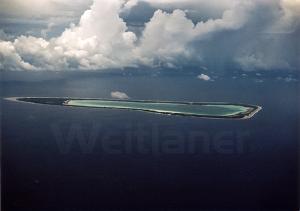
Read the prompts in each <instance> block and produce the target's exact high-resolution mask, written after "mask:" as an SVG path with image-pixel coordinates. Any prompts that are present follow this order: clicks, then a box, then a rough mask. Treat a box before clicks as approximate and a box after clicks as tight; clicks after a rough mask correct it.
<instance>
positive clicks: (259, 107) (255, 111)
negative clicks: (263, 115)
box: [242, 106, 262, 119]
mask: <svg viewBox="0 0 300 211" xmlns="http://www.w3.org/2000/svg"><path fill="white" fill-rule="evenodd" d="M260 110H262V107H261V106H257V108H256V109H255V110H254V111H253V112H251V113H249V114H248V115H246V116H244V117H243V118H242V119H250V118H252V117H253V116H254V115H255V114H256V113H258V112H259V111H260Z"/></svg>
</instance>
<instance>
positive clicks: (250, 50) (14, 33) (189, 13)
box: [0, 0, 300, 80]
mask: <svg viewBox="0 0 300 211" xmlns="http://www.w3.org/2000/svg"><path fill="white" fill-rule="evenodd" d="M0 4H1V7H0V70H1V71H68V70H82V71H85V70H88V71H90V70H94V71H103V70H107V69H111V68H115V69H124V68H128V67H130V68H139V67H147V68H150V69H156V68H161V67H166V68H171V69H172V68H174V69H178V68H179V69H180V68H181V69H184V68H185V67H190V66H194V67H199V68H200V67H201V68H206V69H211V68H212V67H214V68H215V67H218V68H225V69H226V68H227V69H229V68H232V67H234V68H239V69H241V70H244V71H268V70H283V71H284V70H295V71H298V70H299V67H300V40H299V39H300V38H299V37H300V0H210V1H207V0H26V1H23V0H0ZM202 78H203V77H202ZM204 80H205V79H204Z"/></svg>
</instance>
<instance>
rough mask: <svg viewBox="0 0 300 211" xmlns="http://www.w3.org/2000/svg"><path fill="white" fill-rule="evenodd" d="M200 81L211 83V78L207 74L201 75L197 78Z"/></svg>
mask: <svg viewBox="0 0 300 211" xmlns="http://www.w3.org/2000/svg"><path fill="white" fill-rule="evenodd" d="M197 78H198V79H200V80H203V81H210V80H211V79H210V77H209V76H208V75H205V74H201V75H198V76H197Z"/></svg>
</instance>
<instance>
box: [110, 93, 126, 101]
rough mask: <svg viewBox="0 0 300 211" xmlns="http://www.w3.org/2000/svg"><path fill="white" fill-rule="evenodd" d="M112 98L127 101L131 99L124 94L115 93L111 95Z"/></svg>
mask: <svg viewBox="0 0 300 211" xmlns="http://www.w3.org/2000/svg"><path fill="white" fill-rule="evenodd" d="M110 96H111V97H112V98H115V99H120V100H126V99H129V97H128V95H127V94H126V93H124V92H119V91H114V92H111V93H110Z"/></svg>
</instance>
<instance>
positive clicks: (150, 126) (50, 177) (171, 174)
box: [1, 73, 300, 211]
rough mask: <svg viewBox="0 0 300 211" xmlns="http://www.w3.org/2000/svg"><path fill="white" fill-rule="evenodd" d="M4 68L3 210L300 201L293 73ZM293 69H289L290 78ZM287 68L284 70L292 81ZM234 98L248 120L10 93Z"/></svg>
mask: <svg viewBox="0 0 300 211" xmlns="http://www.w3.org/2000/svg"><path fill="white" fill-rule="evenodd" d="M10 74H11V73H9V74H8V73H2V81H1V97H2V100H1V111H2V113H1V119H2V125H1V126H2V138H1V139H2V140H1V142H2V187H1V189H2V207H3V210H5V211H9V210H20V211H26V210H38V211H42V210H87V211H88V210H125V209H130V210H134V209H138V210H146V208H147V209H153V210H165V209H168V210H190V209H191V210H275V209H276V210H297V208H298V207H299V205H298V192H297V191H298V187H299V183H298V177H299V175H298V169H299V163H298V161H299V159H298V158H299V145H298V144H299V115H300V113H299V108H300V106H299V96H300V95H299V83H298V81H296V80H299V78H297V77H296V76H294V75H293V76H290V75H285V76H280V77H279V76H274V75H270V74H265V75H260V74H257V75H255V74H254V73H253V74H252V73H251V74H247V75H243V76H242V75H237V77H235V76H233V77H231V76H226V77H225V76H224V75H222V74H221V75H217V74H216V75H215V76H213V79H214V81H201V80H199V79H197V78H196V76H195V75H193V74H172V73H171V74H165V75H160V74H152V73H148V74H136V75H135V74H131V73H126V74H117V73H116V74H94V73H78V74H72V73H70V74H60V73H52V75H51V74H49V73H47V74H43V73H14V74H15V75H16V76H18V74H20V75H21V76H19V77H15V76H14V75H13V76H11V75H10ZM291 78H293V80H292V79H291ZM289 79H291V80H289ZM112 91H122V92H125V93H127V94H128V95H129V96H130V97H131V99H137V100H169V101H173V100H174V101H200V102H203V101H206V102H232V103H246V104H254V105H260V106H262V107H263V109H262V110H261V111H260V112H259V113H257V114H256V115H255V116H254V117H253V118H251V119H248V120H214V119H201V118H195V117H184V116H168V115H161V114H153V113H145V112H139V111H125V110H111V109H87V108H70V107H68V108H66V107H62V106H48V105H37V104H28V103H18V102H11V101H6V100H3V97H13V96H34V97H39V96H44V97H89V98H110V92H112Z"/></svg>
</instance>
